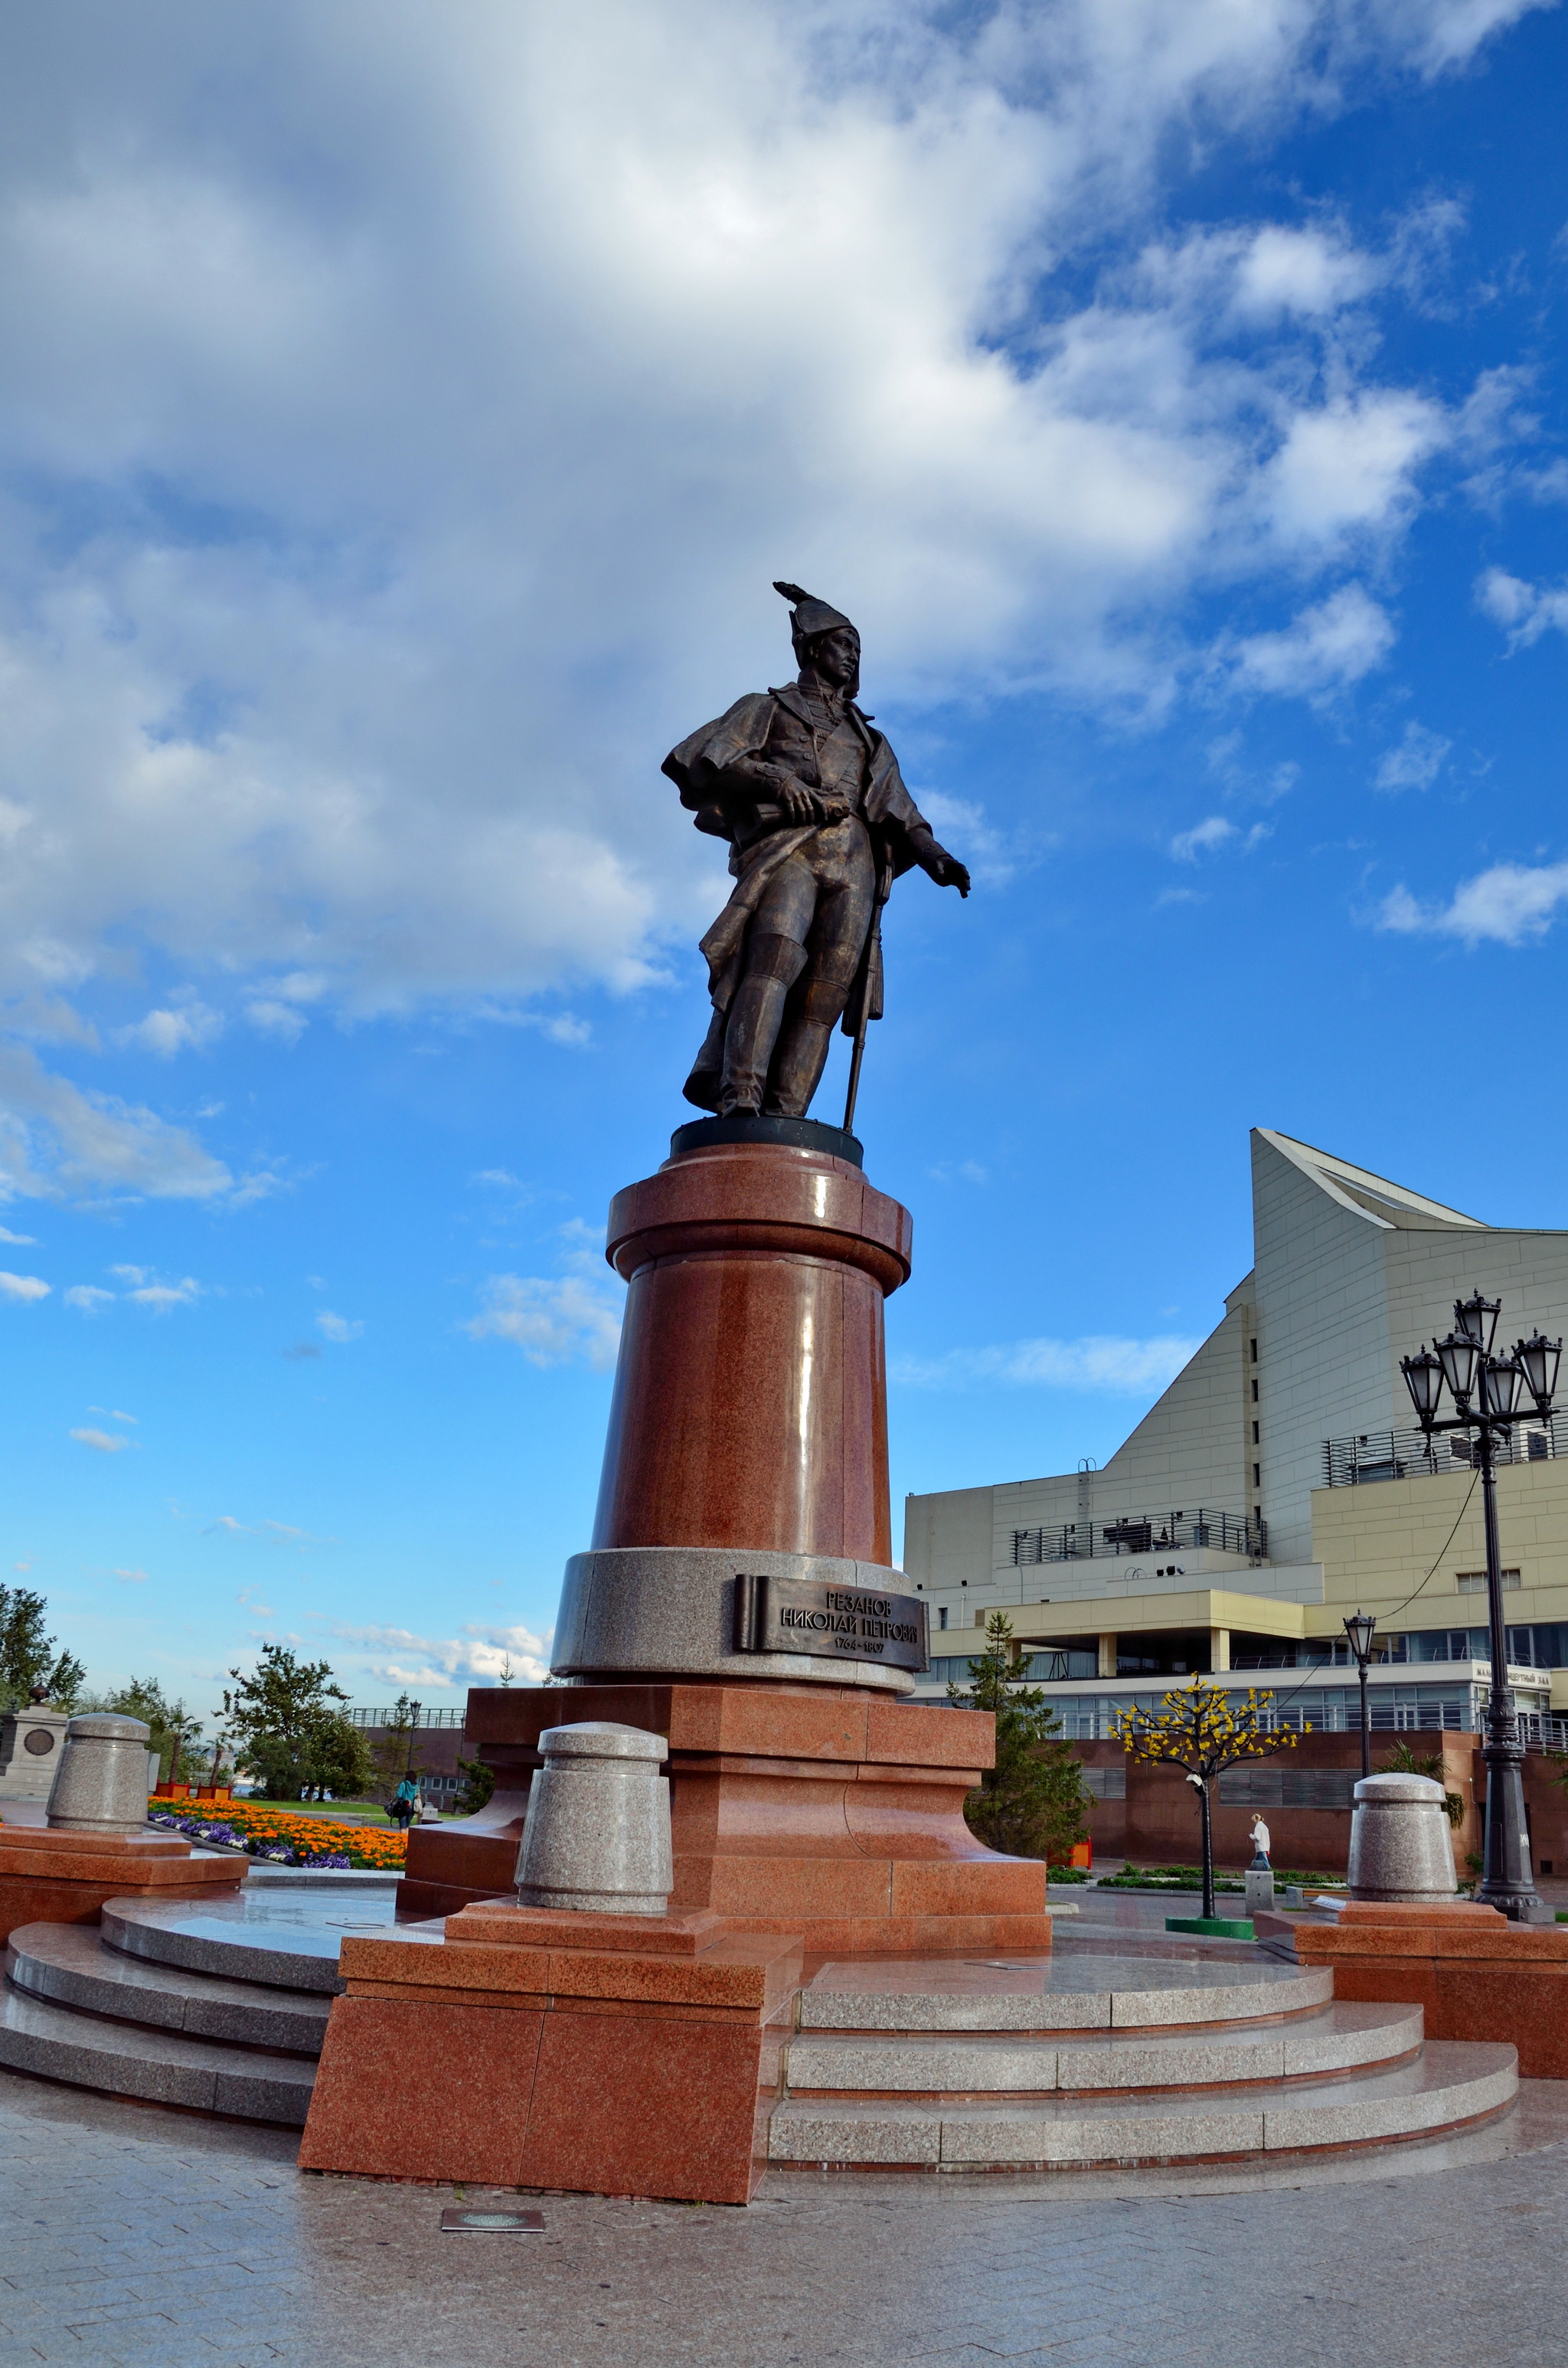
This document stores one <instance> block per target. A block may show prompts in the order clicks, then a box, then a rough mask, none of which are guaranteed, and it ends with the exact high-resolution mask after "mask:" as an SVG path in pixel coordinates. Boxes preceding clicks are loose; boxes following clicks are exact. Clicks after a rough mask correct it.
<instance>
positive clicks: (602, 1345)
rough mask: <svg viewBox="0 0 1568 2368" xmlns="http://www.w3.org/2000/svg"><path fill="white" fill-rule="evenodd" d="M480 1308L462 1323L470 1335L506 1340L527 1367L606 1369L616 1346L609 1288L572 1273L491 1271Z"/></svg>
mask: <svg viewBox="0 0 1568 2368" xmlns="http://www.w3.org/2000/svg"><path fill="white" fill-rule="evenodd" d="M483 1298H484V1303H485V1304H484V1309H483V1314H481V1315H475V1316H473V1317H472V1318H471V1319H470V1321H469V1322H468V1323H467V1324H465V1325H464V1326H463V1329H464V1331H465V1332H467V1333H468V1335H469V1337H470V1338H471V1339H474V1340H485V1339H496V1340H510V1341H513V1342H514V1343H515V1344H516V1346H517V1348H519V1349H521V1350H522V1352H523V1354H524V1356H525V1357H526V1358H527V1359H528V1362H529V1364H530V1365H566V1364H578V1363H581V1364H585V1365H591V1366H592V1367H593V1368H594V1369H595V1371H596V1372H608V1370H609V1369H610V1367H611V1366H613V1364H614V1363H615V1357H616V1350H617V1349H618V1348H619V1344H620V1309H619V1305H618V1304H615V1303H614V1302H613V1301H612V1300H611V1299H610V1297H609V1291H608V1285H606V1284H600V1283H596V1282H593V1281H588V1280H587V1279H586V1278H585V1276H582V1275H576V1274H570V1275H564V1276H562V1277H560V1278H558V1279H553V1280H552V1279H550V1278H547V1277H545V1276H542V1275H518V1274H493V1275H492V1276H491V1277H490V1278H489V1280H488V1281H487V1282H486V1283H485V1285H484V1291H483Z"/></svg>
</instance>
